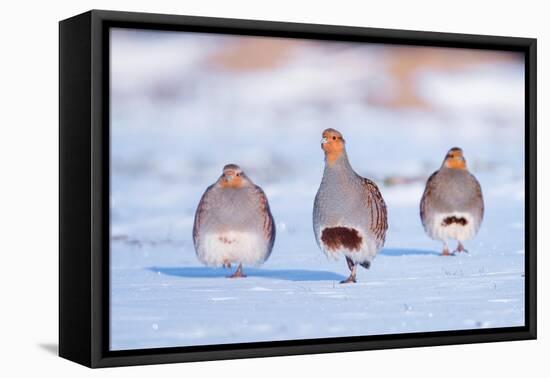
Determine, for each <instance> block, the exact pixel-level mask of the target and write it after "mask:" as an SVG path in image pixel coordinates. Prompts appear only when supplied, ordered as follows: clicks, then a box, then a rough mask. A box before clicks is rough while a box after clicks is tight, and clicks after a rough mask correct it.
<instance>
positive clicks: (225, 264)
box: [222, 261, 231, 269]
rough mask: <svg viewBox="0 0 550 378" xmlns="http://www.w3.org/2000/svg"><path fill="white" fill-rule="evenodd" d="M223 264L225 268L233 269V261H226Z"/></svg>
mask: <svg viewBox="0 0 550 378" xmlns="http://www.w3.org/2000/svg"><path fill="white" fill-rule="evenodd" d="M222 266H223V268H224V269H231V263H230V262H227V261H224V262H223V265H222Z"/></svg>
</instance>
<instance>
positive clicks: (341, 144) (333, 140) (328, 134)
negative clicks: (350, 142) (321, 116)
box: [321, 129, 346, 165]
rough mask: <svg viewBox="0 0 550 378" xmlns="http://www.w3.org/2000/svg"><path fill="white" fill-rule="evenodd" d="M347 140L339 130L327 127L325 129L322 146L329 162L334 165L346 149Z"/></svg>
mask: <svg viewBox="0 0 550 378" xmlns="http://www.w3.org/2000/svg"><path fill="white" fill-rule="evenodd" d="M345 147H346V141H345V140H344V138H343V137H342V134H340V132H339V131H337V130H334V129H326V130H325V131H323V138H322V139H321V148H322V149H323V151H325V158H326V161H327V163H328V164H330V165H332V164H334V162H335V161H336V160H338V158H340V156H342V152H343V151H344V150H345Z"/></svg>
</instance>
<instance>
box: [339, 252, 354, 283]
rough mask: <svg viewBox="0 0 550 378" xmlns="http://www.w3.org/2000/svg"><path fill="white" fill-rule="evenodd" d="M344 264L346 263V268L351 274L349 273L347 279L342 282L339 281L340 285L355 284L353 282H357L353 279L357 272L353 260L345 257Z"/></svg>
mask: <svg viewBox="0 0 550 378" xmlns="http://www.w3.org/2000/svg"><path fill="white" fill-rule="evenodd" d="M346 262H347V263H348V268H349V270H350V271H351V273H350V275H349V277H348V278H346V279H345V280H343V281H340V283H341V284H343V283H352V282H353V283H355V282H357V280H356V279H355V274H356V272H357V264H356V263H354V262H353V260H352V259H350V258H349V257H347V256H346Z"/></svg>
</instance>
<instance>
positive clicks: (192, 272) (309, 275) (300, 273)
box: [147, 266, 346, 281]
mask: <svg viewBox="0 0 550 378" xmlns="http://www.w3.org/2000/svg"><path fill="white" fill-rule="evenodd" d="M147 269H148V270H150V271H152V272H156V273H161V274H166V275H168V276H178V277H187V278H225V277H227V276H228V275H230V274H231V273H233V271H234V270H235V268H233V269H223V268H208V267H195V266H192V267H181V268H178V267H156V266H154V267H151V268H147ZM244 273H245V274H246V275H247V276H248V277H263V278H273V279H277V280H286V281H341V280H344V279H346V277H345V276H343V275H341V274H338V273H334V272H329V271H325V270H306V269H259V268H246V267H245V268H244Z"/></svg>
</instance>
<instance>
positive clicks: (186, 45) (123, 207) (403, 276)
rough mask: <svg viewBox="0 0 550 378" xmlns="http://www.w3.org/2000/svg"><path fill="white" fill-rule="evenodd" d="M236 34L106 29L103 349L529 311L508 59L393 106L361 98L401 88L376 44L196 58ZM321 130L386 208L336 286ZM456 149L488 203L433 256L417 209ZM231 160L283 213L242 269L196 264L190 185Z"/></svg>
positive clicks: (467, 322) (444, 326) (442, 78)
mask: <svg viewBox="0 0 550 378" xmlns="http://www.w3.org/2000/svg"><path fill="white" fill-rule="evenodd" d="M233 42H235V40H234V39H231V38H229V37H225V38H220V37H215V36H196V35H191V34H175V33H160V32H147V33H146V32H127V31H118V32H113V35H112V73H113V74H112V94H113V96H112V116H111V117H112V118H111V125H112V126H111V141H112V145H111V149H112V152H111V154H112V161H111V167H112V179H111V185H112V186H111V240H112V242H111V267H110V268H111V348H112V349H114V350H120V349H133V348H153V347H170V346H187V345H204V344H221V343H240V342H254V341H270V340H288V339H303V338H322V337H332V336H356V335H377V334H391V333H402V332H426V331H439V330H455V329H475V328H487V327H509V326H521V325H523V321H524V278H523V273H524V254H525V251H524V232H525V230H524V170H523V166H524V156H523V144H524V143H523V140H524V135H523V71H522V69H523V63H522V62H521V61H520V60H518V59H515V60H514V59H508V57H506V59H500V57H498V56H496V57H493V58H494V61H490V60H488V62H487V63H476V64H472V65H470V66H466V67H460V68H458V69H456V70H454V71H453V70H445V69H434V68H433V67H431V69H426V70H424V71H421V72H418V73H417V74H415V90H416V94H417V95H418V96H419V98H420V99H421V100H422V101H424V102H425V103H426V104H428V106H427V107H417V108H396V107H387V106H381V105H379V104H378V105H377V104H375V103H374V102H373V101H371V100H369V99H371V98H373V97H372V94H373V92H375V94H376V98H387V97H388V96H391V95H392V93H393V91H395V85H397V84H399V83H397V84H396V82H393V81H392V80H395V78H394V76H392V73H391V72H388V70H386V69H385V67H386V64H387V63H388V62H390V61H391V60H389V59H391V58H388V56H389V55H391V51H388V49H384V48H383V47H381V46H377V45H372V46H366V47H357V45H352V44H328V45H326V46H325V45H324V44H315V43H309V44H308V43H307V42H304V43H302V44H299V45H298V47H296V46H294V45H293V46H292V49H290V50H289V51H287V52H286V53H285V54H286V55H285V58H284V61H283V63H280V64H277V65H275V66H273V67H269V68H268V69H266V68H263V69H248V70H245V71H236V70H228V69H225V70H224V69H220V68H219V67H216V66H215V65H212V64H210V63H208V61H207V60H205V57H208V56H211V55H212V54H215V53H217V52H218V51H219V50H220V49H223V48H224V47H226V46H228V45H231V43H233ZM390 50H391V49H390ZM448 54H452V52H448ZM497 55H498V54H497ZM327 127H334V128H336V129H338V130H339V131H341V132H342V133H343V134H344V137H345V138H346V141H347V150H348V155H349V157H350V161H351V164H352V166H353V167H354V168H355V170H356V171H357V172H358V173H360V174H361V175H364V176H366V177H369V178H371V179H374V180H375V181H376V182H377V183H378V184H379V186H380V189H381V191H382V194H383V196H384V198H385V200H386V202H387V205H388V212H389V231H388V234H387V237H386V245H385V248H384V249H383V250H382V251H381V253H380V254H379V255H378V256H377V258H376V259H375V260H374V262H373V264H372V267H371V269H370V270H368V271H366V270H364V269H360V270H359V271H358V283H357V284H354V285H340V284H338V281H340V280H341V279H343V278H345V277H346V276H347V274H348V269H347V266H346V263H345V261H344V260H343V259H341V260H340V261H337V262H335V261H329V260H327V259H326V258H325V256H324V255H323V254H322V252H321V251H320V250H319V249H318V247H317V245H316V243H315V240H314V237H313V231H312V225H311V212H312V206H313V198H314V195H315V192H316V190H317V188H318V185H319V182H320V179H321V175H322V170H323V155H322V152H321V150H320V145H319V140H320V135H321V131H322V130H323V129H324V128H327ZM453 146H459V147H462V148H463V150H464V153H465V156H466V158H467V160H468V163H469V166H470V169H471V171H472V172H473V173H474V174H475V175H476V176H477V177H478V180H479V181H480V183H481V186H482V189H483V193H484V197H485V207H486V213H485V219H484V223H483V225H482V228H481V230H480V232H479V234H478V236H477V237H476V238H475V239H474V240H472V241H470V242H468V243H466V247H467V248H468V249H469V251H470V253H469V254H461V255H459V256H456V257H441V256H438V254H439V252H440V249H441V245H440V244H438V243H437V242H435V241H433V240H430V239H429V238H428V237H427V236H426V235H425V233H424V231H423V229H422V226H421V223H420V219H419V211H418V206H419V201H420V197H421V195H422V191H423V186H424V182H425V180H426V178H427V177H428V176H429V174H431V173H432V172H433V171H434V170H436V169H437V168H438V167H439V165H440V164H441V161H442V159H443V157H444V155H445V153H446V152H447V150H448V149H449V148H450V147H453ZM230 162H232V163H237V164H239V165H241V167H242V168H243V169H244V170H245V172H247V174H248V175H249V177H250V178H251V179H252V180H253V181H255V182H256V183H257V184H258V185H260V186H262V187H263V188H264V190H265V192H266V194H267V196H268V198H269V201H270V204H271V209H272V213H273V216H274V218H275V221H276V225H277V239H276V241H275V247H274V250H273V253H272V256H271V258H270V259H269V260H268V261H267V263H266V264H264V265H263V266H261V267H258V268H251V267H245V272H246V273H247V274H248V277H247V278H245V279H237V280H230V279H226V278H225V276H226V275H227V274H229V271H226V270H224V269H221V268H220V269H212V268H207V267H203V266H202V265H201V264H200V263H199V261H198V260H197V259H196V257H195V252H194V249H193V244H192V238H191V229H192V223H193V216H194V211H195V208H196V206H197V203H198V201H199V199H200V196H201V194H202V192H203V191H204V189H205V188H206V187H207V186H208V185H210V184H211V183H212V182H214V181H215V180H216V179H217V177H218V176H219V175H220V173H221V168H222V167H223V165H224V164H226V163H230ZM403 179H404V180H403Z"/></svg>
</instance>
